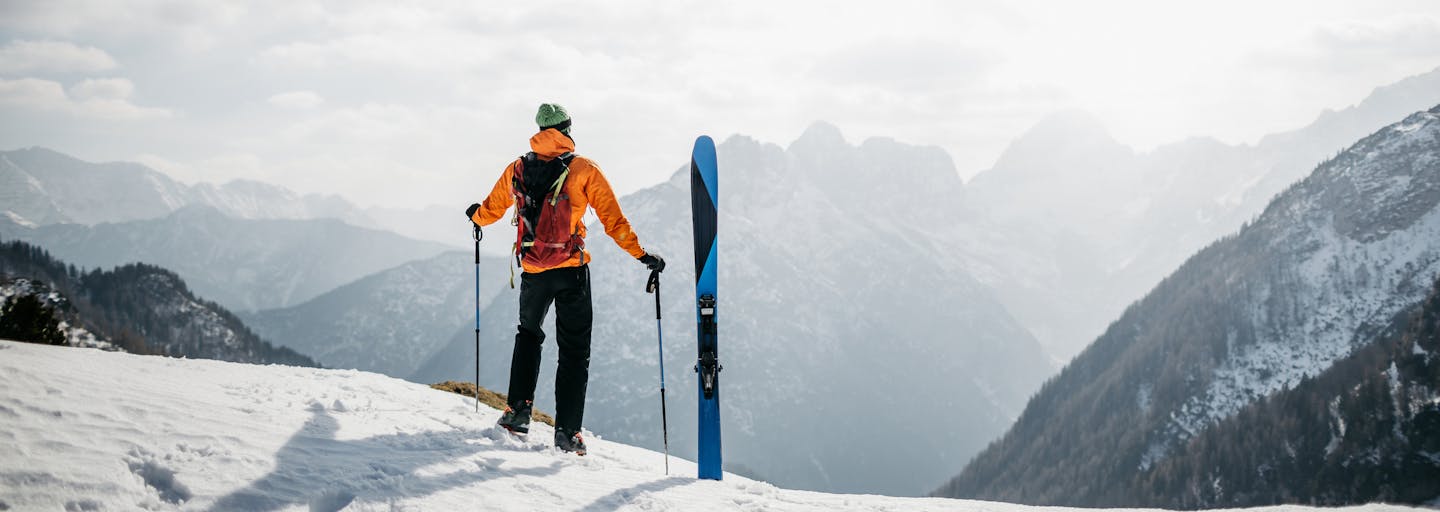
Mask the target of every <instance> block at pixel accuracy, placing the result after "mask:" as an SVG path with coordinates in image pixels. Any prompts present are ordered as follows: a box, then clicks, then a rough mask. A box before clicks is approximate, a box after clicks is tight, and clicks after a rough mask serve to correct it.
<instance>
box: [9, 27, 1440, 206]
mask: <svg viewBox="0 0 1440 512" xmlns="http://www.w3.org/2000/svg"><path fill="white" fill-rule="evenodd" d="M1437 67H1440V2H1433V1H1428V0H1384V1H1373V2H1353V1H1330V0H1321V1H1308V0H1296V1H1288V0H1287V1H1266V2H1254V1H1229V0H1213V1H1204V2H1153V1H1143V0H1140V1H1094V2H1064V1H1053V2H1040V1H1033V0H1032V1H1007V2H1000V1H994V2H987V1H967V2H955V1H911V0H889V1H886V2H851V3H846V2H798V1H783V0H772V1H767V2H751V1H735V2H699V1H675V0H654V1H623V2H584V1H575V2H543V1H530V2H500V1H486V2H475V1H468V0H451V1H446V0H434V1H334V2H328V1H305V0H299V1H295V0H286V1H230V0H215V1H204V2H190V1H170V0H164V1H157V0H135V1H130V0H121V1H94V2H82V1H72V0H47V1H31V0H0V149H3V150H9V149H17V148H22V147H29V146H37V145H38V146H45V147H49V148H51V149H55V150H58V151H61V152H64V153H68V154H71V155H74V156H77V157H80V158H82V159H86V160H92V161H113V160H128V161H138V162H142V163H144V164H146V165H149V166H151V167H153V168H155V169H157V170H160V171H162V172H165V173H167V174H170V175H171V176H174V177H175V178H177V179H180V180H182V181H185V182H190V183H193V182H199V181H209V182H217V183H223V182H226V181H229V180H233V179H237V178H244V179H253V180H259V181H265V182H271V183H277V184H280V185H284V186H287V187H290V188H292V189H295V190H297V191H299V192H304V193H321V194H338V195H341V196H343V197H345V198H347V199H350V200H352V201H354V202H356V203H358V204H361V205H363V206H389V207H421V206H425V205H432V204H440V205H451V204H454V205H457V206H458V208H459V209H463V208H464V205H468V204H469V203H470V202H472V201H474V200H478V199H479V198H480V197H482V196H483V195H484V194H485V193H486V192H488V191H489V188H490V186H491V185H493V183H494V181H495V179H496V178H497V177H498V176H499V173H500V171H501V170H502V168H503V166H504V165H505V164H506V163H508V162H509V161H511V160H513V159H514V158H515V157H517V156H519V155H520V154H522V153H524V152H525V151H528V144H527V140H528V138H529V136H530V135H532V134H533V133H534V130H535V125H534V121H533V120H534V112H535V109H536V107H537V106H538V105H539V104H540V103H543V102H558V103H560V104H562V105H565V106H566V108H567V109H568V110H569V111H570V113H571V115H572V116H573V117H574V123H575V125H574V128H573V135H574V137H575V139H576V142H577V146H578V148H577V151H578V152H579V153H581V154H584V155H586V156H589V157H591V158H592V159H594V160H596V161H597V162H598V163H599V164H600V166H601V167H602V168H603V169H604V170H605V173H606V175H607V177H608V178H609V180H610V182H611V183H612V185H613V186H614V187H615V189H616V191H617V192H619V193H621V194H624V193H628V192H632V191H635V190H639V189H641V188H644V187H647V186H650V185H653V184H656V183H658V182H660V181H662V180H664V179H666V178H668V177H669V176H670V175H671V174H672V173H673V172H674V171H675V170H677V169H679V168H680V167H681V166H682V165H684V164H686V163H687V162H688V157H689V150H690V146H691V144H692V142H693V140H694V138H695V137H696V136H698V135H701V134H709V135H712V136H715V137H717V138H718V139H721V140H723V139H724V138H727V137H729V136H731V135H734V134H743V135H747V136H751V137H754V138H756V139H759V140H761V141H765V142H772V143H776V144H780V145H782V146H783V145H787V144H789V142H791V141H793V140H794V139H795V138H797V137H798V136H799V135H800V134H801V133H803V132H804V130H805V129H806V128H807V127H808V126H810V125H811V124H812V123H814V122H816V121H826V122H829V123H832V124H834V125H836V126H838V127H839V128H840V130H841V131H842V132H843V133H844V134H845V136H846V137H847V139H848V140H849V141H850V142H852V143H859V142H861V141H863V140H864V139H866V138H869V137H889V138H894V139H897V140H900V141H902V142H906V143H911V144H917V145H933V146H939V147H941V148H943V149H945V150H946V151H947V152H948V153H949V154H950V155H951V157H952V158H953V159H954V161H955V165H956V169H957V172H958V173H959V174H960V175H961V176H962V177H966V178H969V177H971V176H973V175H975V174H977V173H978V172H980V171H983V170H985V169H987V168H988V167H989V166H991V165H992V164H993V163H994V162H995V160H996V159H997V158H998V157H999V155H1000V154H1001V152H1003V151H1004V149H1005V147H1006V145H1007V144H1008V143H1009V142H1010V141H1011V140H1013V139H1015V138H1016V137H1018V136H1019V135H1021V134H1023V133H1024V132H1025V130H1026V129H1028V128H1029V127H1031V126H1033V125H1034V124H1035V123H1036V122H1038V121H1039V120H1041V119H1042V118H1044V117H1045V116H1046V115H1048V114H1051V113H1054V112H1057V111H1060V110H1067V109H1080V110H1085V111H1088V112H1090V113H1091V114H1093V115H1094V116H1095V117H1096V118H1098V119H1099V120H1101V122H1103V123H1104V124H1105V125H1106V126H1107V127H1108V128H1109V129H1110V130H1111V131H1112V133H1113V134H1114V136H1115V137H1116V138H1117V139H1118V140H1120V141H1121V142H1123V143H1126V144H1129V145H1132V146H1134V147H1136V148H1137V149H1139V150H1142V151H1143V150H1147V149H1150V148H1153V147H1155V146H1157V145H1162V144H1166V143H1170V142H1176V141H1179V140H1181V139H1184V138H1187V137H1193V136H1207V137H1214V138H1217V139H1219V140H1221V141H1224V142H1227V143H1253V142H1255V141H1257V140H1258V139H1259V138H1260V137H1261V136H1263V135H1265V134H1269V133H1275V132H1280V131H1285V130H1291V129H1295V128H1299V127H1301V126H1304V125H1305V124H1308V123H1309V122H1310V121H1312V120H1314V119H1315V118H1316V117H1317V116H1318V115H1319V114H1320V113H1321V112H1322V111H1323V110H1325V109H1340V108H1344V107H1347V106H1349V105H1352V104H1355V103H1357V102H1359V101H1360V100H1361V99H1363V98H1364V97H1365V96H1366V95H1367V94H1368V93H1369V92H1370V91H1371V90H1373V89H1374V88H1375V87H1377V86H1382V85H1386V84H1389V83H1393V82H1395V81H1398V80H1400V79H1402V78H1405V77H1407V76H1412V75H1416V74H1420V73H1424V72H1427V71H1431V70H1434V69H1436V68H1437ZM721 166H722V168H723V166H724V163H723V162H721ZM722 172H723V171H722Z"/></svg>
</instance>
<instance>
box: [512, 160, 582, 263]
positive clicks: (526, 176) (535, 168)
mask: <svg viewBox="0 0 1440 512" xmlns="http://www.w3.org/2000/svg"><path fill="white" fill-rule="evenodd" d="M573 160H575V155H574V154H571V153H568V152H567V153H565V154H562V155H560V156H558V157H555V158H552V159H550V160H541V159H540V157H539V156H538V155H536V154H535V153H534V152H531V153H526V154H525V156H523V157H520V159H519V160H517V161H516V162H515V172H514V173H512V175H511V182H510V190H511V193H513V194H514V195H515V219H514V220H513V221H512V222H513V223H514V224H515V226H516V230H515V247H514V252H515V264H516V265H517V266H518V265H520V262H521V261H524V262H525V263H529V264H530V265H531V266H535V267H540V268H550V267H554V266H556V265H559V264H561V263H564V262H565V261H566V260H569V259H570V257H571V256H574V255H575V253H576V252H579V251H582V250H584V249H585V239H584V238H581V236H580V233H579V230H578V228H576V227H575V226H572V225H571V224H572V222H571V218H570V214H571V210H570V195H569V194H566V193H565V179H566V178H568V177H569V176H570V162H571V161H573Z"/></svg>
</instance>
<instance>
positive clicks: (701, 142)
mask: <svg viewBox="0 0 1440 512" xmlns="http://www.w3.org/2000/svg"><path fill="white" fill-rule="evenodd" d="M706 146H709V147H715V139H712V138H710V136H709V135H701V136H699V137H696V138H695V147H697V148H699V147H706Z"/></svg>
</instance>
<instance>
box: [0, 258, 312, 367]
mask: <svg viewBox="0 0 1440 512" xmlns="http://www.w3.org/2000/svg"><path fill="white" fill-rule="evenodd" d="M24 295H33V296H36V297H38V298H40V299H41V300H42V302H44V303H46V304H48V305H49V306H50V307H51V308H53V309H54V314H55V316H56V320H59V321H60V326H59V327H60V329H61V330H62V332H65V333H66V337H67V338H68V340H67V342H68V343H69V344H70V345H72V346H86V347H97V348H104V349H106V350H124V351H128V352H135V353H141V354H164V355H169V356H174V357H189V358H204V359H218V360H222V361H236V362H243V363H281V364H296V365H306V366H315V362H314V361H312V360H310V359H309V358H306V357H305V356H302V355H300V354H297V353H295V352H294V351H292V350H290V349H288V348H284V347H276V346H273V345H271V344H270V343H268V342H266V341H264V340H262V339H260V337H258V336H256V335H255V334H254V333H252V332H251V331H250V330H249V329H247V328H246V327H245V325H244V324H243V323H241V322H240V319H238V318H236V317H235V315H233V314H231V313H230V312H229V311H227V310H226V309H225V308H223V307H221V306H219V305H218V304H215V303H213V302H210V301H207V300H204V299H201V298H199V297H196V296H195V295H194V294H193V293H191V292H190V290H189V289H188V288H187V287H186V286H185V282H184V281H182V280H181V279H180V277H179V276H176V275H175V274H174V273H173V272H170V271H167V270H165V269H161V268H157V267H154V266H150V265H144V264H130V265H124V266H120V267H117V268H114V269H110V270H100V269H95V270H92V271H89V272H84V273H81V272H80V271H79V270H78V269H76V268H75V267H74V266H73V265H66V264H65V263H63V262H61V261H59V260H56V259H54V258H52V257H51V256H50V255H49V254H48V253H46V252H45V251H44V250H43V249H40V248H38V247H35V246H32V245H28V244H26V243H24V242H14V241H11V242H6V243H3V244H0V304H3V303H5V302H7V301H9V300H13V299H15V298H16V297H19V296H24ZM42 314H43V313H42Z"/></svg>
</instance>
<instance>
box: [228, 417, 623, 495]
mask: <svg viewBox="0 0 1440 512" xmlns="http://www.w3.org/2000/svg"><path fill="white" fill-rule="evenodd" d="M312 411H313V413H314V414H313V415H312V416H311V418H310V419H309V420H308V421H306V422H305V425H304V426H303V427H301V428H300V430H299V431H298V432H296V433H295V435H294V436H292V437H291V438H290V440H289V441H287V442H286V443H285V445H284V446H282V447H281V448H280V451H279V452H278V453H276V455H275V469H274V470H273V471H271V472H270V473H269V474H267V475H265V476H263V477H261V478H260V479H259V480H256V481H254V482H251V483H250V485H248V486H246V487H245V488H243V489H240V490H237V491H235V492H233V493H230V494H228V495H225V496H222V497H220V498H219V499H218V500H216V501H215V503H214V504H213V505H211V507H210V510H258V511H267V510H277V509H280V508H284V507H287V506H292V505H297V504H305V505H308V507H309V508H310V510H319V511H337V510H340V509H342V508H344V507H345V506H346V505H349V504H350V502H351V501H354V500H355V498H357V497H362V496H363V497H367V498H375V499H382V500H383V499H384V498H385V497H416V496H426V495H430V494H434V493H437V492H440V491H444V490H447V489H453V488H456V487H461V486H464V485H468V484H472V483H476V482H481V481H485V480H493V479H497V478H509V477H516V476H548V475H553V474H555V473H557V472H559V470H560V466H561V464H560V462H559V461H554V462H552V463H551V464H550V465H549V466H546V467H535V468H518V469H502V468H500V467H498V464H491V463H490V462H489V461H488V460H484V459H481V460H477V461H475V463H474V464H475V469H474V470H461V471H455V472H451V473H445V474H440V475H434V476H418V475H414V474H413V473H414V472H415V471H416V470H418V469H420V468H423V467H425V466H429V465H433V464H438V463H441V462H445V461H449V460H455V459H458V458H461V457H465V456H469V455H474V454H476V453H479V452H481V451H490V450H496V449H506V448H505V447H503V446H485V445H480V444H476V443H473V442H469V441H470V440H471V439H473V438H474V437H476V434H479V432H478V431H468V432H462V431H436V432H422V433H418V434H391V435H383V436H375V437H369V438H365V439H357V440H350V441H341V440H337V439H335V434H336V432H338V431H339V430H340V423H339V421H337V420H336V419H335V418H334V417H331V416H330V415H329V414H328V413H327V412H326V411H325V410H324V408H323V407H315V408H313V409H312ZM481 435H483V434H481ZM597 503H600V502H598V501H597Z"/></svg>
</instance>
